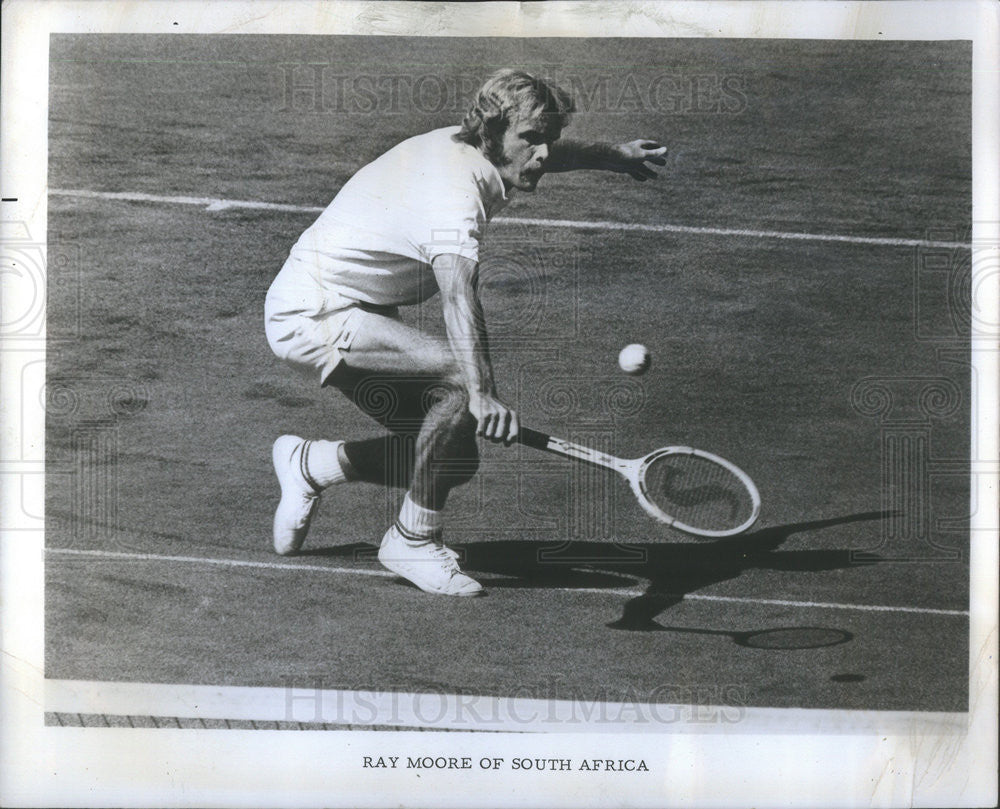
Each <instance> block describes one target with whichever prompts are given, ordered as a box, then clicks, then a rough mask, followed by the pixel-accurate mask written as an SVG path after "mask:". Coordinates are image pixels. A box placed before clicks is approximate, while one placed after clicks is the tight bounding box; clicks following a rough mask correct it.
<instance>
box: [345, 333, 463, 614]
mask: <svg viewBox="0 0 1000 809" xmlns="http://www.w3.org/2000/svg"><path fill="white" fill-rule="evenodd" d="M383 321H385V319H370V318H369V319H366V320H365V322H364V325H362V326H360V327H359V329H358V333H357V335H356V337H355V340H354V342H353V344H352V346H351V349H350V351H349V352H345V354H344V362H343V363H342V365H341V366H340V367H338V369H337V371H335V372H334V374H333V375H332V376H331V379H330V380H329V384H331V385H333V386H335V387H338V388H339V389H340V390H341V391H342V392H343V393H344V394H345V395H346V396H348V397H349V398H351V400H352V401H353V402H354V403H355V404H356V405H357V406H358V407H359V408H361V409H362V410H364V411H365V412H366V413H368V414H369V415H370V416H372V417H373V418H374V419H376V420H377V421H378V422H379V423H381V424H383V425H384V426H385V427H387V428H388V429H390V430H392V431H393V433H394V434H395V435H394V436H391V437H389V438H387V439H382V441H383V442H385V443H382V445H381V446H379V444H378V442H377V441H376V442H372V441H361V442H348V443H346V444H344V445H343V454H344V456H345V459H346V460H347V461H348V464H345V467H346V469H347V471H348V474H351V473H352V472H353V473H355V474H360V475H362V476H363V477H364V478H365V479H367V480H370V481H373V482H383V483H392V482H394V481H397V480H405V479H406V473H407V471H409V470H410V469H412V477H411V479H410V486H409V491H408V492H407V494H406V497H405V498H404V500H403V507H402V509H401V511H400V514H399V519H398V520H397V521H396V523H395V524H394V525H393V526H392V527H390V529H389V530H388V531H387V532H386V535H385V537H383V540H382V545H381V548H380V549H379V561H380V562H381V563H382V564H383V565H384V566H385V567H387V568H388V569H389V570H392V571H393V572H395V573H398V574H399V575H400V576H403V577H404V578H407V579H409V580H410V581H411V582H413V583H414V584H416V585H417V586H418V587H420V588H421V589H423V590H425V591H427V592H432V593H439V594H444V595H460V596H465V595H477V594H478V593H480V592H481V591H482V587H481V586H480V585H479V583H478V582H476V581H474V580H473V579H471V578H469V577H468V576H466V575H465V574H463V573H462V572H461V570H460V569H459V567H458V565H457V563H456V554H455V553H454V552H453V551H450V550H449V549H448V548H446V547H445V546H444V544H443V542H442V540H441V534H442V515H441V510H442V508H443V507H444V504H445V502H446V501H447V498H448V493H449V492H450V491H451V490H452V489H453V488H454V487H455V486H457V485H460V484H461V483H464V482H466V481H467V480H469V479H470V478H471V477H472V476H473V475H474V474H475V472H476V469H477V468H478V447H477V445H476V422H475V419H474V418H473V417H472V415H471V413H470V412H469V397H468V393H467V392H466V390H465V387H464V385H463V384H462V382H461V380H460V379H459V376H458V369H457V367H456V365H455V361H454V358H453V355H452V353H451V349H450V348H449V346H448V344H447V343H446V342H445V341H443V340H440V339H437V338H434V337H431V336H429V335H426V334H424V333H422V332H420V331H418V330H416V329H413V328H411V327H409V326H406V325H404V324H402V323H400V322H398V321H396V320H387V321H386V322H383ZM397 436H398V437H401V438H402V439H403V440H404V441H406V440H408V439H412V440H413V441H414V444H413V455H412V458H411V457H407V456H406V454H403V455H402V456H401V455H399V454H396V455H394V454H393V453H392V452H390V451H387V450H388V449H389V448H390V446H394V447H396V448H398V447H399V440H398V438H397ZM389 442H395V443H394V444H390V443H389Z"/></svg>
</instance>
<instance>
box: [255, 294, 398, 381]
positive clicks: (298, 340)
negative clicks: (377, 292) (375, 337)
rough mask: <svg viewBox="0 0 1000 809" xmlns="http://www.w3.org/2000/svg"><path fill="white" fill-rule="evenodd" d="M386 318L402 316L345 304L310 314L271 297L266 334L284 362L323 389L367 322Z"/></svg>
mask: <svg viewBox="0 0 1000 809" xmlns="http://www.w3.org/2000/svg"><path fill="white" fill-rule="evenodd" d="M383 317H391V318H393V319H394V320H398V319H399V312H398V311H397V310H396V309H394V308H388V307H377V308H376V307H371V306H367V305H366V304H364V303H357V302H346V301H345V305H344V306H342V307H340V308H335V309H332V310H330V311H323V312H322V313H320V314H306V313H303V311H302V308H301V307H294V306H293V307H289V306H288V304H287V302H286V301H283V300H282V299H281V298H280V296H277V295H270V294H269V295H268V296H267V300H266V302H265V304H264V332H265V333H266V334H267V342H268V344H269V345H270V346H271V350H272V351H273V352H274V353H275V354H276V355H277V356H278V357H279V358H280V359H282V360H284V361H285V362H287V363H288V364H289V365H291V366H292V367H293V368H295V369H296V370H297V371H299V372H301V373H303V374H305V375H306V376H307V377H309V378H310V379H312V380H318V381H319V384H320V385H323V384H325V383H326V381H327V379H329V377H330V374H332V373H333V371H334V370H335V369H336V367H337V366H338V365H340V363H341V362H342V361H343V359H344V356H343V355H344V352H347V351H350V350H351V344H352V343H353V342H354V338H355V337H356V336H357V334H358V331H359V329H360V328H361V327H362V326H363V325H364V324H365V321H366V320H368V319H369V318H371V319H375V318H383Z"/></svg>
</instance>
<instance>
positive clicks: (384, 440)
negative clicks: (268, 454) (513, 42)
mask: <svg viewBox="0 0 1000 809" xmlns="http://www.w3.org/2000/svg"><path fill="white" fill-rule="evenodd" d="M572 112H573V102H572V99H571V98H570V96H569V95H568V94H567V93H566V92H565V91H564V90H562V89H561V88H560V87H558V86H556V85H554V84H552V83H549V82H546V81H544V80H542V79H540V78H536V77H534V76H531V75H529V74H527V73H524V72H522V71H518V70H502V71H500V72H498V73H496V74H494V75H493V76H491V77H490V78H489V79H488V80H487V81H486V82H485V84H483V86H482V88H480V90H479V91H478V93H477V94H476V97H475V100H474V102H473V104H472V107H471V109H470V110H469V112H468V114H467V115H466V116H465V120H464V121H463V122H462V125H461V126H455V127H448V128H445V129H437V130H434V131H432V132H428V133H426V134H423V135H418V136H416V137H414V138H410V139H409V140H405V141H403V142H402V143H400V144H398V145H397V146H395V147H393V148H392V149H390V150H389V151H388V152H386V153H385V154H383V155H382V156H381V157H379V158H378V159H376V160H375V161H374V162H372V163H370V164H368V165H367V166H365V167H364V168H362V169H361V170H360V171H358V172H357V174H355V175H354V176H353V177H352V178H351V179H350V180H349V181H348V182H347V183H346V184H345V185H344V186H343V188H342V189H341V190H340V192H339V193H338V194H337V196H336V198H335V199H334V200H333V202H331V203H330V205H329V206H328V207H327V208H326V209H325V210H324V211H323V213H322V214H321V215H320V216H319V218H318V219H317V220H316V221H315V222H314V223H313V224H312V226H310V227H309V228H308V229H307V230H306V231H305V232H304V233H303V234H302V236H301V237H300V238H299V240H298V241H297V242H296V243H295V245H294V247H293V248H292V250H291V253H290V254H289V256H288V259H287V261H286V262H285V264H284V266H283V267H282V269H281V271H280V272H279V273H278V276H277V277H276V278H275V280H274V282H273V283H272V284H271V287H270V289H269V290H268V293H267V300H266V305H265V317H266V333H267V339H268V342H269V344H270V346H271V348H272V350H273V351H274V353H275V354H277V356H278V357H280V358H281V359H282V360H285V361H286V362H287V363H289V364H290V365H292V366H293V367H294V368H296V369H299V370H300V371H303V372H304V373H306V374H307V375H308V376H309V378H311V379H312V380H313V381H314V382H317V383H318V384H319V385H320V386H325V387H332V388H336V389H337V390H339V391H341V392H342V393H343V394H344V395H345V396H347V398H348V399H350V400H351V401H352V402H353V403H354V404H355V405H356V406H357V407H359V408H360V409H361V410H363V411H364V412H365V413H367V414H368V415H369V416H371V417H372V418H373V419H375V420H376V421H377V422H379V423H380V424H381V425H382V426H383V427H385V428H387V430H388V434H387V435H383V436H381V437H376V438H368V439H364V440H354V441H343V440H336V441H329V440H323V439H317V440H306V439H303V438H300V437H298V436H293V435H283V436H281V437H280V438H278V440H277V441H275V442H274V448H273V451H272V460H273V463H274V469H275V473H276V475H277V477H278V483H279V484H280V487H281V500H280V502H279V504H278V507H277V510H276V511H275V515H274V549H275V550H276V551H277V552H278V553H279V554H292V553H295V552H296V551H298V550H299V549H300V548H301V547H302V543H303V541H304V540H305V538H306V534H307V532H308V530H309V523H310V521H311V519H312V517H313V515H314V514H315V512H316V508H317V506H318V505H319V502H320V494H321V493H322V492H323V491H325V490H326V489H328V488H329V487H332V486H336V485H340V484H344V483H346V482H348V481H356V480H361V481H368V482H372V483H377V484H381V485H397V486H403V487H406V488H407V494H406V496H405V498H404V500H403V506H402V509H401V511H400V513H399V518H398V520H397V521H396V522H395V524H393V525H392V526H390V528H389V530H388V531H386V533H385V536H384V537H383V539H382V544H381V547H380V549H379V554H378V558H379V561H380V562H381V563H382V564H383V565H384V566H385V567H386V568H388V569H389V570H391V571H393V572H394V573H396V574H397V575H399V576H402V577H403V578H405V579H408V580H409V581H411V582H412V583H413V584H415V585H416V586H417V587H419V588H420V589H422V590H424V591H426V592H429V593H438V594H442V595H451V596H472V595H477V594H479V593H481V592H482V589H483V588H482V586H481V585H480V584H479V582H477V581H475V580H474V579H472V578H470V577H469V576H467V575H465V574H464V573H463V572H462V571H461V569H460V568H459V565H458V562H457V556H458V555H457V553H456V552H455V551H453V550H452V549H450V548H448V547H447V546H446V545H445V544H444V542H443V539H442V537H443V534H442V527H443V520H442V510H443V509H444V506H445V503H446V502H447V499H448V493H449V492H450V491H451V490H452V489H453V488H454V487H455V486H458V485H460V484H462V483H464V482H466V481H468V480H469V479H470V478H471V477H472V476H473V475H474V474H475V472H476V469H477V467H478V457H479V453H478V447H477V436H478V437H480V438H484V439H487V440H489V441H493V442H502V443H506V444H510V443H511V442H513V441H514V440H515V439H516V438H517V435H518V429H519V428H518V417H517V413H516V412H515V411H514V410H513V409H512V408H511V407H509V406H508V405H507V404H505V403H504V402H503V400H502V399H501V398H500V397H499V395H498V393H497V386H496V382H495V380H494V378H493V369H492V366H491V363H490V353H489V347H488V340H487V331H486V325H485V321H484V319H483V307H482V305H481V303H480V299H479V292H478V256H479V246H480V243H481V242H482V239H483V236H484V233H485V229H486V224H487V223H488V222H489V221H490V219H491V218H492V217H493V216H495V215H496V213H497V212H498V211H500V210H501V209H502V208H503V207H504V206H505V205H506V204H507V203H508V201H509V199H510V197H511V194H512V193H514V192H515V191H518V190H519V191H529V192H530V191H534V190H535V187H536V186H537V185H538V181H539V180H540V179H541V177H542V175H543V174H545V173H546V172H557V171H570V170H574V169H605V170H609V171H613V172H619V173H625V174H629V175H631V176H632V177H634V178H636V179H637V180H646V179H648V178H650V177H654V176H656V173H655V171H654V170H653V169H652V168H650V166H649V164H656V165H661V166H662V165H664V164H665V162H666V161H665V158H664V157H663V155H664V153H665V152H666V149H665V148H663V147H661V146H659V145H658V144H656V143H653V142H649V141H643V140H638V141H633V142H630V143H625V144H621V145H609V144H583V143H572V142H566V141H561V140H559V136H560V134H561V132H562V129H563V128H564V127H565V126H566V125H567V123H568V122H569V118H570V114H571V113H572ZM439 293H440V296H441V305H442V307H443V314H444V321H445V327H446V332H447V339H444V338H438V337H435V336H432V335H429V334H426V333H424V332H422V331H420V330H419V329H416V328H414V327H412V326H409V325H406V324H404V323H403V322H402V321H401V320H400V318H399V313H398V307H400V306H408V305H413V304H417V303H421V302H422V301H424V300H427V299H428V298H430V297H432V296H434V295H436V294H439Z"/></svg>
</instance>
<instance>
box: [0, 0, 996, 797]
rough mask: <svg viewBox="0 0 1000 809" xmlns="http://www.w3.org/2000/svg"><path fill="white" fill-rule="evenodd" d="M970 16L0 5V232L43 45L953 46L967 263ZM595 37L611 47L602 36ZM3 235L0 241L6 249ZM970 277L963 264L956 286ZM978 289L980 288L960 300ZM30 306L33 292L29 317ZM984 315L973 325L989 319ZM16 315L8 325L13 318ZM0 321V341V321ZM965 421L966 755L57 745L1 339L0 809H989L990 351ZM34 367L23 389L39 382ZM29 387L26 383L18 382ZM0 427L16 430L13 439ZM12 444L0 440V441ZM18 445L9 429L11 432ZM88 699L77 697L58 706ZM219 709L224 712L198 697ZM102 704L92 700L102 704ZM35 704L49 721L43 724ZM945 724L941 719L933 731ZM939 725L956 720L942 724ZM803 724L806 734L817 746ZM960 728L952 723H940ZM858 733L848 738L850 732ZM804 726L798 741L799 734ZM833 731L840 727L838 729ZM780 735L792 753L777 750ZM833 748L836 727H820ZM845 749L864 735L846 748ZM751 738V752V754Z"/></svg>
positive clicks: (814, 749)
mask: <svg viewBox="0 0 1000 809" xmlns="http://www.w3.org/2000/svg"><path fill="white" fill-rule="evenodd" d="M998 8H1000V7H998V6H997V4H996V3H991V2H985V0H984V1H983V2H892V3H879V2H861V3H839V2H838V3H832V2H831V3H825V2H796V1H795V0H793V1H792V2H735V3H734V2H724V3H720V2H713V1H712V0H709V2H687V3H648V2H647V3H631V2H626V3H601V2H597V3H562V2H553V3H545V4H541V3H538V4H519V3H483V4H470V5H461V4H446V3H397V2H386V3H367V2H336V3H321V2H320V3H317V2H307V1H306V0H278V1H277V2H268V1H263V2H219V1H218V0H215V1H214V2H160V0H154V1H153V2H146V3H142V4H136V3H125V2H103V1H95V2H86V1H84V2H59V1H58V0H45V1H43V2H29V1H28V0H13V2H7V3H5V4H4V6H3V10H2V14H3V34H2V36H3V42H2V52H3V73H2V92H0V104H2V120H3V142H2V155H0V158H2V159H0V166H2V172H3V175H2V189H3V196H4V198H11V197H16V198H17V202H15V203H9V202H4V203H3V206H4V207H3V209H2V214H3V216H2V219H3V222H4V223H5V232H4V233H3V234H2V236H3V238H4V239H5V240H6V239H8V238H10V236H11V234H12V233H15V231H16V232H22V231H17V227H14V229H13V230H12V229H11V228H9V227H8V223H14V225H15V226H17V225H21V226H23V233H24V234H27V237H28V238H30V239H31V240H33V241H36V242H40V243H41V244H45V242H46V231H47V219H46V217H47V200H46V191H47V185H46V177H47V173H46V167H47V153H48V149H47V127H48V114H47V96H48V69H49V68H48V55H47V54H48V36H49V34H50V33H57V32H58V33H112V32H113V33H171V32H176V33H183V34H191V33H202V34H222V33H225V34H264V33H283V34H323V35H332V34H380V35H405V36H418V35H426V36H432V35H433V36H573V37H580V36H584V37H601V36H607V35H608V34H609V33H611V32H613V35H614V36H615V37H657V36H659V37H718V38H726V37H739V38H785V39H798V38H811V39H868V40H893V39H907V40H925V39H926V40H943V39H969V40H972V41H973V42H974V46H973V77H972V88H973V113H974V116H973V117H974V120H973V233H972V239H973V245H974V250H976V249H981V250H983V251H984V253H983V255H985V256H987V257H989V256H993V257H995V256H996V251H997V245H1000V209H998V204H997V191H998V188H1000V180H998V174H997V172H998V167H1000V152H998V142H1000V138H998V121H1000V114H998V100H1000V81H998V72H997V65H998V42H1000V34H998V19H1000V12H998ZM612 20H613V21H614V24H611V22H612ZM15 235H16V234H15ZM975 266H976V263H975V262H974V267H975ZM991 267H994V264H992V263H988V264H987V271H986V272H983V273H980V275H979V276H977V277H975V278H974V279H973V284H974V288H976V289H978V290H979V291H978V292H977V297H976V301H977V302H979V303H981V304H982V305H983V306H984V307H985V309H984V311H982V312H981V313H980V314H981V315H982V316H981V318H980V319H979V322H986V323H993V324H996V323H998V322H1000V321H998V318H997V311H996V301H997V299H998V295H997V292H996V287H997V280H998V277H997V276H998V275H1000V273H997V272H996V271H995V269H993V270H990V269H989V268H991ZM984 285H985V286H984ZM9 290H10V288H9V287H6V286H5V289H4V292H5V295H4V299H3V301H2V304H0V305H2V306H3V307H4V313H5V315H7V314H9V313H11V312H18V311H22V310H25V311H30V310H31V307H32V306H33V305H34V304H33V302H32V301H28V302H26V301H25V300H24V299H23V297H21V298H20V299H19V298H18V297H17V296H23V295H24V294H26V293H25V292H24V290H23V288H15V289H13V293H14V295H10V294H7V293H8V291H9ZM38 293H39V291H38V290H35V294H38ZM991 306H992V307H993V308H992V309H990V308H989V307H991ZM19 307H20V308H19ZM2 322H5V323H6V322H8V320H7V319H6V317H5V318H3V320H2ZM976 323H977V320H976V318H973V329H974V331H973V339H972V355H973V368H974V372H975V373H976V374H977V385H976V387H975V391H976V393H977V395H978V400H977V402H976V403H975V407H974V410H973V413H974V414H976V415H977V416H978V421H977V423H975V424H974V428H973V436H972V437H973V455H972V457H973V467H972V470H971V472H972V478H971V480H972V486H973V488H974V491H973V492H972V496H973V497H974V498H975V502H977V503H978V506H979V507H978V509H977V510H976V514H975V516H974V522H973V526H972V529H971V535H972V548H971V554H970V555H971V558H970V572H971V587H972V593H973V597H972V603H971V605H970V626H971V643H970V674H971V680H970V703H971V710H970V714H969V716H968V726H967V728H966V729H965V730H966V732H962V731H958V732H956V728H955V726H954V724H951V725H949V724H948V721H947V720H946V721H945V722H944V723H943V724H944V725H945V727H944V729H942V728H941V726H940V723H935V722H933V718H938V719H941V718H942V715H940V714H913V715H900V716H898V717H895V721H892V722H889V723H887V724H886V725H885V729H884V731H881V732H880V731H875V732H872V727H871V723H872V722H875V723H876V724H878V720H879V719H880V718H885V717H884V715H880V714H874V717H875V718H874V719H873V718H872V716H868V714H870V713H871V712H858V713H860V714H864V715H865V716H864V717H862V720H863V721H862V724H861V726H860V727H861V728H862V730H860V731H859V730H858V729H857V726H853V727H849V728H847V729H846V730H845V731H844V732H836V730H834V729H833V728H832V727H831V726H830V725H829V722H830V721H836V719H837V717H832V719H831V716H830V715H831V714H849V713H853V712H822V711H819V712H808V711H800V712H796V721H795V722H792V723H790V724H788V725H786V724H784V723H783V722H782V720H781V716H788V715H789V714H781V713H780V712H778V709H774V714H768V715H767V716H766V717H765V716H764V715H763V714H764V712H763V711H762V712H761V715H760V717H759V719H760V726H759V727H757V728H755V727H754V726H753V725H742V724H741V727H740V732H738V733H732V732H730V733H723V732H719V729H718V728H715V729H714V731H713V732H680V733H672V732H667V733H664V734H663V735H662V736H660V737H657V742H656V744H650V740H651V737H650V736H648V735H646V734H633V733H606V732H605V733H599V734H598V733H594V734H587V733H583V734H553V733H545V734H537V735H527V734H497V733H489V734H487V733H477V734H465V733H461V734H455V733H419V734H418V733H416V732H408V731H392V732H382V731H365V732H363V733H354V732H314V731H302V732H295V733H290V732H286V731H264V730H195V729H188V728H177V729H165V728H160V729H129V730H122V729H119V728H89V727H81V728H58V727H48V726H45V725H44V722H43V715H44V711H45V710H46V705H47V702H46V700H47V699H49V700H51V699H52V697H51V690H52V685H51V681H46V680H44V677H43V654H44V649H43V614H44V594H43V583H42V567H43V565H42V562H43V538H44V524H43V523H42V522H40V521H39V517H38V516H35V515H41V514H42V513H43V503H41V502H40V501H39V500H38V497H39V496H40V494H41V489H40V487H38V486H36V485H34V483H32V482H31V481H33V480H34V478H32V477H31V476H35V477H36V478H37V476H38V475H40V474H44V458H45V453H44V427H45V425H44V412H43V411H42V409H41V408H38V409H37V410H33V411H30V412H29V411H25V412H21V411H20V410H19V409H18V406H17V404H16V402H17V401H19V400H21V397H20V395H19V393H20V391H19V388H20V385H21V384H22V382H21V380H24V379H32V380H35V381H34V382H33V383H32V384H37V382H38V376H37V373H36V371H37V364H38V363H39V362H42V363H44V359H45V347H46V346H45V336H44V334H35V335H27V336H26V337H25V339H19V340H4V344H3V345H2V346H0V373H2V375H3V376H2V385H0V391H2V395H3V412H4V416H5V417H4V422H5V428H4V430H3V434H2V442H3V443H2V447H0V458H2V461H0V472H2V475H0V497H2V501H0V515H3V516H2V517H0V519H2V520H3V523H2V529H3V536H2V545H0V553H2V555H0V588H2V593H3V596H4V598H3V601H2V605H0V609H2V621H3V623H2V638H3V653H4V654H3V664H2V667H0V716H2V729H0V756H2V764H3V769H2V773H0V802H2V803H3V805H7V806H28V805H62V806H107V805H144V806H261V805H267V806H319V805H326V806H330V805H343V806H382V805H392V804H395V805H401V806H424V805H428V806H430V805H434V806H468V805H470V802H472V803H474V804H476V805H508V804H509V805H514V804H524V803H525V802H526V798H527V803H528V804H530V805H538V806H541V805H545V806H575V807H579V806H590V805H607V806H617V805H624V804H629V805H635V806H663V805H665V804H669V805H684V806H688V805H693V806H700V805H711V806H725V805H731V806H740V807H743V806H748V805H762V804H764V805H778V804H781V805H784V804H787V805H795V806H807V805H817V806H832V805H844V806H847V805H855V804H873V805H892V806H902V805H950V806H980V805H991V804H995V802H996V798H997V793H996V775H997V747H996V728H997V633H996V629H997V578H996V577H997V569H998V557H997V513H998V501H997V485H996V484H997V468H996V459H997V457H998V452H997V421H996V402H997V401H998V391H997V357H998V356H1000V353H998V347H997V335H996V334H995V333H988V330H982V331H981V330H978V328H977V326H976ZM43 367H44V366H43ZM41 379H42V380H44V373H42V375H41ZM17 420H19V422H20V424H19V425H17V424H15V421H17ZM12 424H14V425H15V429H12V427H11V425H12ZM17 426H20V429H19V430H18V429H16V427H17ZM81 688H82V689H92V690H93V692H94V693H96V694H97V695H101V694H103V693H104V692H106V691H107V690H108V686H107V685H104V684H100V683H92V684H81ZM216 690H217V691H218V692H219V695H220V699H225V698H226V692H229V691H235V689H222V688H220V689H216ZM104 695H105V696H106V694H104ZM48 704H50V705H51V702H49V703H48ZM948 716H952V715H948ZM957 716H959V717H961V716H962V715H957ZM824 721H825V722H826V723H827V724H826V725H824ZM960 721H961V720H960ZM866 723H867V724H866ZM810 726H813V727H814V728H816V729H817V730H818V732H816V733H812V734H810V733H808V732H807V729H808V728H809V727H810ZM839 726H840V727H842V725H839ZM789 727H794V728H795V729H794V731H791V732H790V731H789ZM833 727H838V725H834V726H833ZM864 728H867V731H866V730H864ZM758 731H759V732H758ZM363 755H403V756H406V755H414V756H416V755H420V756H446V757H453V756H470V757H472V759H473V761H475V762H479V761H480V760H485V759H492V758H497V757H505V758H508V759H509V757H511V756H512V755H517V756H525V757H536V756H537V757H542V758H551V757H554V756H565V757H572V758H574V759H577V760H579V759H581V758H587V759H593V758H599V759H615V760H617V759H622V760H629V759H632V760H635V759H642V760H644V761H645V762H646V763H647V765H648V767H649V770H650V771H649V772H647V773H579V772H572V773H567V774H559V773H548V772H541V773H538V772H519V773H509V772H506V771H494V770H486V769H482V770H481V769H480V768H479V767H478V765H477V767H476V769H475V770H474V771H472V772H451V771H447V770H445V771H431V772H426V771H425V772H423V773H422V777H421V779H420V781H419V782H417V783H415V782H414V779H413V778H412V773H408V772H407V771H406V770H399V771H388V772H374V771H370V770H369V771H364V770H362V768H361V766H360V761H361V757H362V756H363Z"/></svg>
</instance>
